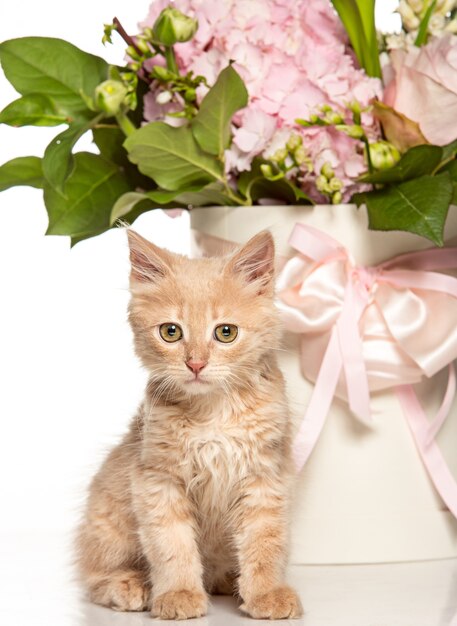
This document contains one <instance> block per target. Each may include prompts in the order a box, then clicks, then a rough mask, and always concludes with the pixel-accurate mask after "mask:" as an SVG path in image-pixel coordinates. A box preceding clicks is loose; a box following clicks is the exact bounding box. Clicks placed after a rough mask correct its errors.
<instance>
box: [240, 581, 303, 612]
mask: <svg viewBox="0 0 457 626" xmlns="http://www.w3.org/2000/svg"><path fill="white" fill-rule="evenodd" d="M240 609H241V610H242V611H244V612H245V613H247V614H248V615H250V616H251V617H254V618H255V619H293V618H296V617H300V616H301V615H303V608H302V605H301V602H300V598H299V597H298V595H297V593H296V592H295V591H294V590H293V589H292V588H291V587H288V586H287V585H283V586H282V587H277V588H276V589H272V590H271V591H268V592H267V593H264V594H262V595H257V596H253V597H252V598H251V599H250V600H249V601H248V602H244V604H242V605H241V606H240Z"/></svg>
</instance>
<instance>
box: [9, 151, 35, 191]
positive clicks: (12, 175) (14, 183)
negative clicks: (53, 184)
mask: <svg viewBox="0 0 457 626" xmlns="http://www.w3.org/2000/svg"><path fill="white" fill-rule="evenodd" d="M43 180H44V179H43V170H42V169H41V159H39V158H38V157H36V156H27V157H18V158H17V159H12V160H11V161H8V162H7V163H4V164H3V165H2V166H0V191H4V190H5V189H9V188H10V187H19V186H21V185H27V186H29V187H37V188H38V189H42V188H43Z"/></svg>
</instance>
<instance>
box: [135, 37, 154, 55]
mask: <svg viewBox="0 0 457 626" xmlns="http://www.w3.org/2000/svg"><path fill="white" fill-rule="evenodd" d="M135 45H136V47H137V48H138V50H140V51H141V52H142V53H143V54H148V53H149V52H151V50H150V48H149V46H148V43H147V41H146V39H144V38H143V37H137V38H136V41H135Z"/></svg>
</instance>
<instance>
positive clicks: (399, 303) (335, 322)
mask: <svg viewBox="0 0 457 626" xmlns="http://www.w3.org/2000/svg"><path fill="white" fill-rule="evenodd" d="M289 243H290V245H291V246H292V247H293V248H295V249H296V250H297V251H298V252H299V254H298V255H297V256H295V257H293V258H291V259H289V261H287V263H286V264H285V266H284V268H283V269H282V271H281V272H280V274H279V276H278V282H277V288H278V306H279V308H280V310H281V312H282V315H283V318H284V322H285V326H286V329H287V330H289V331H292V332H296V333H300V334H302V335H303V338H302V344H301V357H300V358H301V368H302V373H303V375H304V376H305V377H306V378H307V379H308V380H311V381H313V382H315V387H314V390H313V393H312V395H311V399H310V402H309V405H308V408H307V411H306V414H305V417H304V419H303V421H302V423H301V426H300V428H299V431H298V433H297V436H296V439H295V442H294V457H295V462H296V466H297V470H298V471H300V470H301V469H302V467H303V466H304V464H305V463H306V461H307V459H308V457H309V455H310V454H311V452H312V450H313V448H314V446H315V444H316V442H317V439H318V437H319V434H320V432H321V430H322V428H323V425H324V422H325V419H326V416H327V414H328V411H329V409H330V406H331V403H332V401H333V398H334V396H335V395H337V396H340V397H343V398H345V399H347V400H348V403H349V407H350V409H351V412H352V413H353V414H354V415H355V416H356V417H357V418H358V419H359V420H361V421H362V422H364V423H365V424H371V423H372V416H371V410H370V393H371V392H373V391H378V390H382V389H391V388H395V389H396V392H397V396H398V399H399V401H400V404H401V406H402V409H403V412H404V414H405V417H406V419H407V421H408V424H409V426H410V428H411V431H412V433H413V435H414V439H415V442H416V445H417V448H418V451H419V454H420V456H421V458H422V460H423V462H424V465H425V467H426V469H427V471H428V473H429V475H430V477H431V479H432V481H433V483H434V485H435V487H436V489H437V491H438V492H439V493H440V495H441V497H442V498H443V500H444V502H445V503H446V505H447V506H448V508H449V510H450V511H452V513H453V515H454V516H455V517H457V483H456V482H455V480H454V478H453V477H452V475H451V473H450V471H449V469H448V467H447V465H446V462H445V460H444V458H443V456H442V454H441V451H440V449H439V447H438V445H437V444H436V441H435V436H436V434H437V433H438V431H439V429H440V428H441V426H442V424H443V423H444V421H445V419H446V417H447V415H448V413H449V410H450V407H451V404H452V401H453V398H454V395H455V388H456V383H455V372H454V367H453V364H452V363H453V361H454V360H455V359H456V358H457V279H456V278H454V277H453V276H449V275H447V274H445V273H440V272H439V271H437V270H449V269H452V268H457V248H443V249H430V250H425V251H422V252H412V253H409V254H403V255H400V256H397V257H395V258H394V259H391V260H390V261H387V262H385V263H381V264H380V265H378V266H375V267H358V266H357V265H356V264H355V263H354V261H353V259H352V258H351V256H350V254H349V252H348V251H347V250H346V249H345V248H344V247H343V246H342V245H341V244H340V243H339V242H337V241H336V240H334V239H333V238H332V237H330V236H329V235H327V234H325V233H323V232H321V231H319V230H317V229H315V228H312V227H310V226H305V225H303V224H296V226H295V228H294V230H293V232H292V234H291V237H290V240H289ZM446 366H449V378H448V385H447V390H446V393H445V397H444V400H443V403H442V406H441V408H440V410H439V411H438V414H437V416H436V417H435V419H434V420H433V421H432V422H431V423H430V422H429V420H428V419H427V417H426V415H425V413H424V411H423V409H422V407H421V406H420V404H419V401H418V399H417V396H416V394H415V392H414V390H413V387H412V384H414V383H417V382H420V381H421V380H422V379H423V377H424V376H427V377H430V376H433V375H434V374H435V373H437V372H438V371H440V370H441V369H443V368H444V367H446Z"/></svg>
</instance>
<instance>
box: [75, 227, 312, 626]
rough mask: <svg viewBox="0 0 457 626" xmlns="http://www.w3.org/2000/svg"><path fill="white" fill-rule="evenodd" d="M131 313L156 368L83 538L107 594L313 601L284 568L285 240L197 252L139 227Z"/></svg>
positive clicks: (165, 608) (184, 602)
mask: <svg viewBox="0 0 457 626" xmlns="http://www.w3.org/2000/svg"><path fill="white" fill-rule="evenodd" d="M128 237H129V245H130V259H131V275H130V290H131V302H130V307H129V319H130V323H131V326H132V329H133V333H134V339H135V347H136V352H137V354H138V356H139V357H140V359H141V360H142V362H143V364H144V366H145V367H146V368H147V370H148V372H149V375H150V378H149V382H148V385H147V389H146V393H145V397H144V401H143V403H142V405H141V406H140V408H139V411H138V414H137V415H136V417H135V418H134V419H133V421H132V424H131V427H130V431H129V432H128V434H127V435H126V436H125V437H124V439H123V441H122V442H121V443H120V444H119V445H118V446H117V447H116V448H115V449H114V450H113V451H112V452H111V454H110V455H109V456H108V458H107V459H106V461H105V463H104V464H103V466H102V467H101V469H100V471H99V472H98V474H97V475H96V476H95V478H94V480H93V482H92V485H91V488H90V494H89V500H88V506H87V510H86V513H85V517H84V520H83V522H82V524H81V526H80V528H79V532H78V539H77V554H78V557H77V560H78V566H79V570H80V574H81V578H82V580H83V583H84V585H85V587H86V588H87V589H88V591H89V596H90V598H91V600H92V601H93V602H96V603H99V604H102V605H105V606H109V607H112V608H114V609H117V610H119V611H141V610H146V609H150V610H151V611H152V615H153V616H155V617H159V618H161V619H186V618H190V617H198V616H201V615H205V614H206V612H207V608H208V595H207V594H208V593H228V594H232V593H233V594H237V595H239V596H240V597H241V599H242V602H243V604H242V605H241V607H240V608H241V609H242V610H243V611H244V612H246V613H248V614H249V615H250V616H252V617H255V618H271V619H281V618H290V617H298V616H299V615H301V613H302V608H301V604H300V600H299V598H298V597H297V594H296V593H295V591H294V590H293V589H291V588H290V587H289V586H287V585H286V584H285V582H284V575H285V567H286V561H287V543H288V516H289V501H290V493H291V489H292V485H293V476H294V468H293V464H292V460H291V454H290V443H291V438H290V421H289V414H288V409H287V404H286V399H285V389H284V381H283V378H282V375H281V373H280V371H279V369H278V366H277V364H276V359H275V353H274V349H275V348H276V347H277V346H278V344H279V337H280V330H279V324H278V317H277V313H276V309H275V306H274V302H273V296H274V268H273V262H274V244H273V239H272V237H271V235H270V234H269V233H268V232H263V233H260V234H259V235H256V236H255V237H253V238H252V239H251V240H250V241H249V242H248V243H247V244H246V245H245V246H243V247H242V248H240V249H239V250H237V251H236V252H234V253H233V254H232V255H231V256H229V257H222V258H206V259H194V260H190V259H188V258H186V257H183V256H180V255H176V254H172V253H171V252H168V251H166V250H162V249H160V248H158V247H156V246H155V245H153V244H151V243H149V242H147V241H146V240H145V239H143V238H142V237H140V236H139V235H138V234H136V233H135V232H133V231H132V230H129V231H128Z"/></svg>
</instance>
